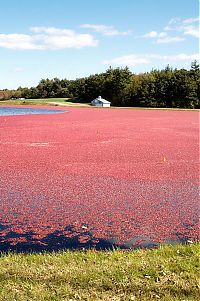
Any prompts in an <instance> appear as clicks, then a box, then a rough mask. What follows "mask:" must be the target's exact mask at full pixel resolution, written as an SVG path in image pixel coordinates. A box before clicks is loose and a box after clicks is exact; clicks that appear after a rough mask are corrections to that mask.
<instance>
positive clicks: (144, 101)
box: [0, 61, 200, 108]
mask: <svg viewBox="0 0 200 301" xmlns="http://www.w3.org/2000/svg"><path fill="white" fill-rule="evenodd" d="M98 95H101V96H102V97H103V98H105V99H107V100H109V101H111V103H112V105H114V106H137V107H140V106H143V107H163V108H166V107H174V108H200V101H199V100H200V69H199V64H198V63H197V61H194V62H192V64H191V68H190V70H186V69H173V68H171V67H169V66H167V67H166V68H165V69H163V70H152V71H151V72H146V73H141V74H134V73H132V72H131V71H130V70H129V69H128V68H127V67H126V68H115V69H113V68H111V67H110V68H109V69H108V70H107V71H106V72H104V73H100V74H94V75H91V76H89V77H84V78H79V79H76V80H67V79H61V80H60V79H58V78H54V79H42V80H41V81H40V82H39V84H38V85H37V87H31V88H22V87H19V88H18V89H17V90H12V91H11V90H1V91H0V99H10V98H54V97H56V98H60V97H66V98H77V99H78V100H79V101H82V102H90V101H91V100H93V99H94V98H96V97H97V96H98Z"/></svg>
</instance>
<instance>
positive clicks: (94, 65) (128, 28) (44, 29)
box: [0, 0, 199, 89]
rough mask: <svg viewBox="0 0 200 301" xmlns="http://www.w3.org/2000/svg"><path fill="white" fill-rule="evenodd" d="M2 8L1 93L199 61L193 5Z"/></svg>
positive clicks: (47, 0)
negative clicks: (48, 81) (50, 81)
mask: <svg viewBox="0 0 200 301" xmlns="http://www.w3.org/2000/svg"><path fill="white" fill-rule="evenodd" d="M0 9H1V18H0V89H2V88H9V89H11V88H17V87H18V86H23V87H25V86H28V87H30V86H35V85H37V83H38V82H39V81H40V79H41V78H54V77H59V78H68V79H75V78H79V77H82V76H88V75H90V74H94V73H99V72H103V71H105V70H106V69H107V68H108V67H109V66H110V65H111V66H112V67H124V66H128V67H129V68H130V70H131V71H132V72H135V73H139V72H145V71H150V70H151V69H152V68H158V69H161V68H164V67H165V66H166V65H167V64H170V65H171V66H173V67H177V68H182V67H184V68H189V67H190V64H191V61H193V60H194V59H197V58H198V34H199V32H198V24H199V17H198V16H199V1H198V0H73V1H71V0H34V1H33V0H30V1H28V0H6V1H1V4H0Z"/></svg>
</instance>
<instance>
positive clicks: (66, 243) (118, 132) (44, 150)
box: [0, 107, 199, 251]
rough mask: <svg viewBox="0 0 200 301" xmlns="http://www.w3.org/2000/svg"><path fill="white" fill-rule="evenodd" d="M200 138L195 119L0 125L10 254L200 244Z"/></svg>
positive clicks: (45, 119) (70, 118) (1, 243)
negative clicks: (12, 252)
mask: <svg viewBox="0 0 200 301" xmlns="http://www.w3.org/2000/svg"><path fill="white" fill-rule="evenodd" d="M50 109H51V108H50ZM52 109H55V107H52ZM198 133H199V123H198V112H195V111H172V110H169V111H168V110H131V109H95V108H67V112H64V113H62V114H52V115H23V116H22V115H18V116H0V151H1V156H0V251H8V250H13V251H43V250H48V251H52V250H61V249H67V248H70V249H76V248H86V249H87V248H96V249H109V248H113V247H119V248H122V249H129V248H137V247H140V248H146V247H156V246H158V245H160V244H162V243H170V244H171V243H180V242H181V243H182V242H186V241H197V240H198V230H199V219H198V203H197V201H198V172H199V169H198V160H199V153H198V147H199V146H198V142H199V141H198Z"/></svg>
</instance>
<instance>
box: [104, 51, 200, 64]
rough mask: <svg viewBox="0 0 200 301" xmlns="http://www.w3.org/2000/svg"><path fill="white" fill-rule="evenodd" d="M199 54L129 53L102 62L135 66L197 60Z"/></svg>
mask: <svg viewBox="0 0 200 301" xmlns="http://www.w3.org/2000/svg"><path fill="white" fill-rule="evenodd" d="M198 58H199V54H198V53H195V54H185V53H180V54H176V55H158V54H144V55H140V54H129V55H124V56H121V57H116V58H113V59H110V60H105V61H103V62H102V64H105V65H115V66H130V67H133V66H136V65H141V64H150V63H152V62H153V61H155V60H156V61H160V62H161V63H162V62H163V63H165V64H167V63H170V62H172V63H173V62H191V61H193V60H198Z"/></svg>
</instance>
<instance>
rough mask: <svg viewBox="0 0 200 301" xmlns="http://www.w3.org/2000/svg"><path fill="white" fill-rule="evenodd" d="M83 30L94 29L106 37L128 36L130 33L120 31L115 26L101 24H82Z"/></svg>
mask: <svg viewBox="0 0 200 301" xmlns="http://www.w3.org/2000/svg"><path fill="white" fill-rule="evenodd" d="M80 27H81V28H88V29H93V30H94V31H96V32H98V33H101V34H102V35H104V36H119V35H122V36H124V35H128V34H130V31H118V30H117V29H115V28H114V26H107V25H101V24H99V25H98V24H96V25H95V24H82V25H81V26H80Z"/></svg>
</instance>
